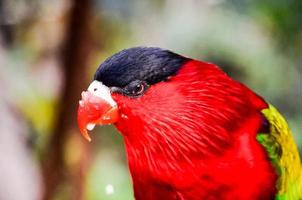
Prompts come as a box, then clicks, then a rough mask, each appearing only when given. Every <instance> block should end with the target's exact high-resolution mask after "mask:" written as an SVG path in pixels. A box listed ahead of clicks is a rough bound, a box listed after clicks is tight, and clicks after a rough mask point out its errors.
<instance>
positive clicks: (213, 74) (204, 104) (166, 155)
mask: <svg viewBox="0 0 302 200" xmlns="http://www.w3.org/2000/svg"><path fill="white" fill-rule="evenodd" d="M113 98H114V99H115V101H116V102H117V104H118V106H119V109H120V111H121V118H120V121H119V122H118V123H116V127H117V128H118V130H119V131H120V132H121V133H122V134H123V136H124V139H125V145H126V151H127V156H128V162H129V168H130V171H131V175H132V179H133V184H134V190H135V196H136V198H137V199H146V200H148V199H181V198H183V199H206V198H212V199H257V198H258V197H259V196H261V197H268V198H270V197H271V196H272V195H273V194H274V193H275V181H276V175H275V172H274V170H273V167H272V166H271V165H270V163H269V162H268V161H267V157H266V154H265V151H264V149H263V148H262V147H261V145H260V144H258V143H257V141H256V133H257V130H258V129H259V127H260V125H261V114H260V112H259V111H260V110H261V109H263V108H266V107H267V104H266V103H265V101H264V100H262V98H260V97H259V96H257V95H256V94H254V93H253V92H252V91H250V90H249V89H248V88H246V87H245V86H243V85H242V84H240V83H238V82H236V81H234V80H232V79H230V78H229V77H228V76H227V75H226V74H225V73H224V72H222V71H221V70H220V69H219V68H217V67H216V66H215V65H213V64H209V63H204V62H200V61H195V60H192V61H190V62H188V63H186V64H185V65H184V66H183V67H182V68H181V69H180V71H179V72H178V73H177V75H175V76H173V77H171V78H169V79H168V80H166V81H164V82H160V83H157V84H155V85H152V86H151V87H150V88H149V89H148V90H147V92H146V93H145V94H144V95H143V96H142V97H139V98H128V97H125V96H122V95H118V94H113ZM265 195H266V196H265Z"/></svg>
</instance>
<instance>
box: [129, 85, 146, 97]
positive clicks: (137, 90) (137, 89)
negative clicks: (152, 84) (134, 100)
mask: <svg viewBox="0 0 302 200" xmlns="http://www.w3.org/2000/svg"><path fill="white" fill-rule="evenodd" d="M144 91H145V85H144V84H142V83H139V84H137V85H136V86H135V88H134V90H133V91H132V94H134V95H140V94H142V93H143V92H144Z"/></svg>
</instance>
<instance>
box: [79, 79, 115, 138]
mask: <svg viewBox="0 0 302 200" xmlns="http://www.w3.org/2000/svg"><path fill="white" fill-rule="evenodd" d="M118 118H119V112H118V107H117V105H116V103H115V101H114V100H113V99H112V98H111V94H110V91H109V88H107V87H106V86H104V85H103V84H102V83H100V82H98V81H93V82H92V83H91V84H90V86H89V87H88V91H84V92H82V99H81V100H80V101H79V107H78V126H79V129H80V132H81V134H82V135H83V136H84V138H85V139H87V140H88V141H91V138H90V136H89V133H88V131H91V130H93V128H94V127H95V125H105V124H113V123H115V122H117V121H118Z"/></svg>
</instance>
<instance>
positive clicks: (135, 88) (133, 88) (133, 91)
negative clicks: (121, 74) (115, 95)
mask: <svg viewBox="0 0 302 200" xmlns="http://www.w3.org/2000/svg"><path fill="white" fill-rule="evenodd" d="M147 87H148V85H147V83H146V82H144V81H139V80H136V81H133V82H131V83H130V84H129V85H127V87H126V88H125V89H126V91H127V94H128V95H130V96H134V97H137V96H140V95H142V94H144V92H145V91H146V89H147Z"/></svg>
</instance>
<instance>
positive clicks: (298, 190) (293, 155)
mask: <svg viewBox="0 0 302 200" xmlns="http://www.w3.org/2000/svg"><path fill="white" fill-rule="evenodd" d="M262 113H263V114H264V116H265V117H266V119H267V120H268V121H269V123H270V133H269V134H267V133H259V134H258V135H257V140H258V141H259V142H260V143H261V144H262V145H263V146H264V148H265V149H266V151H267V153H268V156H269V158H270V160H271V162H272V164H273V166H274V167H275V169H276V172H277V174H278V177H279V178H278V181H277V185H276V187H277V189H278V194H277V195H276V199H277V200H302V165H301V160H300V156H299V152H298V148H297V146H296V144H295V141H294V138H293V136H292V133H291V131H290V129H289V127H288V124H287V122H286V121H285V119H284V118H283V117H282V115H281V114H280V113H279V112H278V110H277V109H276V108H275V107H274V106H272V105H269V107H268V108H267V109H264V110H262Z"/></svg>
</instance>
